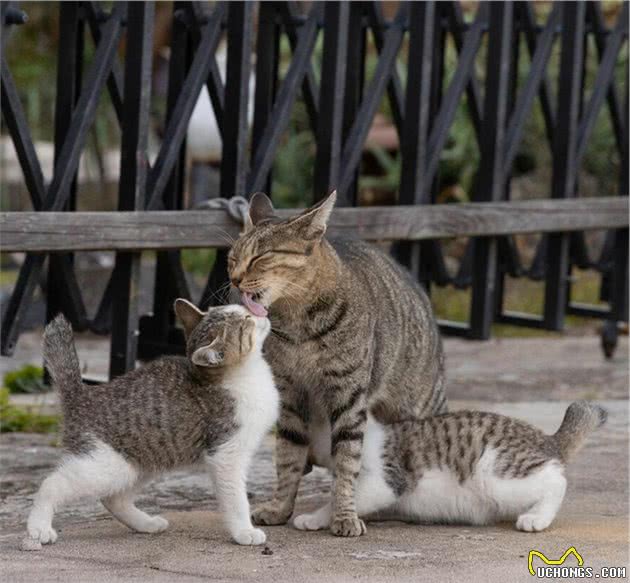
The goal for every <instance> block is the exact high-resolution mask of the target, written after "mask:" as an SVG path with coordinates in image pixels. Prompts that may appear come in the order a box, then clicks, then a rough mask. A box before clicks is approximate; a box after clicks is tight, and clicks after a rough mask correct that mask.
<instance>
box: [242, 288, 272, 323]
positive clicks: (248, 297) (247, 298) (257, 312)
mask: <svg viewBox="0 0 630 583" xmlns="http://www.w3.org/2000/svg"><path fill="white" fill-rule="evenodd" d="M241 300H243V305H244V306H245V307H246V308H247V309H248V310H249V311H250V312H251V313H252V314H254V316H259V317H260V318H265V317H266V316H267V310H266V308H265V307H264V306H262V305H261V304H259V303H258V302H255V301H254V299H253V298H252V294H250V293H247V292H243V293H242V294H241Z"/></svg>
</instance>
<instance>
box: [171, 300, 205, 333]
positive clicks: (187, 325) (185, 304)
mask: <svg viewBox="0 0 630 583" xmlns="http://www.w3.org/2000/svg"><path fill="white" fill-rule="evenodd" d="M174 308H175V314H177V317H178V318H179V321H180V322H181V323H182V324H183V325H184V332H186V336H188V335H189V334H190V333H191V332H192V331H193V330H194V329H195V327H196V326H197V324H199V322H201V319H202V318H203V317H204V316H205V314H204V312H202V311H201V310H200V309H199V308H197V307H196V306H194V305H193V304H191V303H190V302H189V301H188V300H185V299H184V298H178V299H176V300H175V305H174Z"/></svg>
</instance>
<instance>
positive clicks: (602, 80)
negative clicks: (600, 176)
mask: <svg viewBox="0 0 630 583" xmlns="http://www.w3.org/2000/svg"><path fill="white" fill-rule="evenodd" d="M627 36H628V3H627V2H624V4H623V7H622V9H621V12H620V14H619V17H618V20H617V25H616V26H615V28H614V30H612V31H611V32H610V34H609V36H608V40H607V41H606V48H605V50H604V53H603V55H602V57H601V63H600V65H599V68H598V70H597V75H596V77H595V80H594V81H593V88H594V89H593V94H592V95H591V98H590V100H589V102H588V104H587V106H586V108H585V110H584V114H583V115H582V119H581V121H580V126H579V128H578V138H577V142H578V143H577V151H576V154H575V157H576V161H575V164H576V166H578V167H579V165H580V162H581V160H582V158H583V157H584V152H585V151H586V146H587V143H588V138H589V136H590V134H591V131H592V130H593V127H594V126H595V120H596V119H597V115H598V113H599V110H600V109H601V106H602V104H603V103H604V99H605V98H606V96H607V95H609V94H610V87H611V85H612V83H613V80H614V74H615V65H616V64H617V60H618V56H619V51H620V49H621V46H622V45H623V42H624V40H625V39H626V37H627Z"/></svg>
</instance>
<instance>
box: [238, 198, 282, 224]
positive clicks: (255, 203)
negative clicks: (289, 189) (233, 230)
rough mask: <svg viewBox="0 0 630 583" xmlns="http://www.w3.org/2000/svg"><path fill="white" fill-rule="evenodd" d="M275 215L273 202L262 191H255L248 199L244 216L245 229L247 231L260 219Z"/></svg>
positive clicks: (270, 217)
mask: <svg viewBox="0 0 630 583" xmlns="http://www.w3.org/2000/svg"><path fill="white" fill-rule="evenodd" d="M273 217H275V214H274V208H273V203H272V202H271V199H270V198H269V197H268V196H267V195H266V194H264V193H263V192H256V193H255V194H253V195H252V198H251V199H250V201H249V212H248V213H247V216H246V217H245V230H246V231H249V230H250V229H251V228H253V227H255V226H256V225H257V224H258V223H260V222H261V221H264V220H265V219H272V218H273Z"/></svg>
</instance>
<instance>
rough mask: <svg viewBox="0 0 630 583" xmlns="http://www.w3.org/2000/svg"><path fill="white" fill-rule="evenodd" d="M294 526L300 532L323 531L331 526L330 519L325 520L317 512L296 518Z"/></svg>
mask: <svg viewBox="0 0 630 583" xmlns="http://www.w3.org/2000/svg"><path fill="white" fill-rule="evenodd" d="M293 526H295V528H297V529H298V530H322V529H323V528H328V527H329V526H330V517H328V518H326V519H324V518H323V517H322V516H319V515H318V513H317V512H313V513H311V514H300V515H299V516H296V517H295V520H294V521H293Z"/></svg>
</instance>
